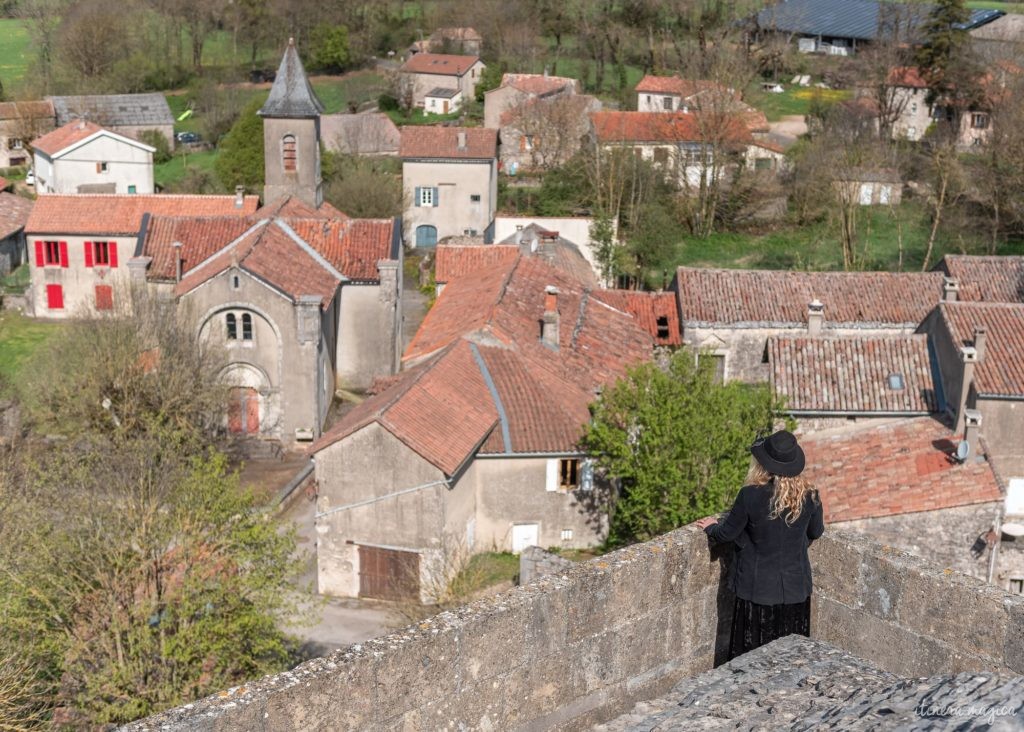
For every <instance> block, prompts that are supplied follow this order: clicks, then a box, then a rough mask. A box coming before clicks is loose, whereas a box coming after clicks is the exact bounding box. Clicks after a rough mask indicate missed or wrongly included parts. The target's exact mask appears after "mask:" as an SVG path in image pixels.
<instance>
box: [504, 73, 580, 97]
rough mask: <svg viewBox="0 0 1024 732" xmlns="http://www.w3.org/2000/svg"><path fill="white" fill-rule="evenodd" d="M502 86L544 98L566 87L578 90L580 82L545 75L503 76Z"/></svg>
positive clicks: (563, 77) (564, 77)
mask: <svg viewBox="0 0 1024 732" xmlns="http://www.w3.org/2000/svg"><path fill="white" fill-rule="evenodd" d="M501 85H502V86H511V87H515V88H516V89H518V90H520V91H523V92H526V93H527V94H535V95H537V96H544V95H545V94H552V93H554V92H558V91H561V90H562V89H565V88H566V87H572V88H573V89H576V88H577V87H578V85H579V82H578V81H576V79H570V78H568V77H566V76H547V75H545V74H503V75H502V77H501Z"/></svg>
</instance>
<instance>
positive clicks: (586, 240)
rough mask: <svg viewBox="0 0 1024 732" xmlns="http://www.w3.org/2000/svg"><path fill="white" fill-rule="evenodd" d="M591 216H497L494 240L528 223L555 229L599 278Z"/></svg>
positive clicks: (500, 239)
mask: <svg viewBox="0 0 1024 732" xmlns="http://www.w3.org/2000/svg"><path fill="white" fill-rule="evenodd" d="M593 222H594V219H593V218H590V217H582V216H574V217H569V216H565V217H550V218H541V217H535V216H533V217H531V216H498V217H497V218H496V219H494V242H495V243H496V244H498V243H501V242H502V241H504V240H505V239H507V238H508V237H510V236H513V235H514V234H515V233H516V231H518V230H519V229H518V227H522V228H524V229H525V228H526V227H527V226H529V225H530V224H537V226H540V227H542V228H544V229H547V230H548V231H557V232H558V235H559V236H561V237H562V238H563V239H567V240H569V241H571V242H572V243H573V244H575V245H576V246H577V247H579V249H580V254H582V255H583V257H584V259H586V260H587V261H588V262H589V263H590V266H591V267H593V268H594V274H596V275H597V277H598V279H600V278H601V268H600V265H598V263H597V254H596V252H597V245H596V244H594V243H593V242H592V241H591V240H590V226H591V224H592V223H593ZM612 228H613V230H615V229H617V228H618V222H614V221H613V222H612Z"/></svg>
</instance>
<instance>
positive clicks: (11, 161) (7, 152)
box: [0, 101, 57, 168]
mask: <svg viewBox="0 0 1024 732" xmlns="http://www.w3.org/2000/svg"><path fill="white" fill-rule="evenodd" d="M56 119H57V113H56V112H55V111H54V109H53V104H51V103H50V102H47V101H42V102H0V168H17V167H20V166H22V165H29V164H30V163H31V162H32V151H31V148H30V147H29V142H30V141H31V140H34V139H36V138H37V137H39V136H40V135H45V134H46V133H47V132H50V131H51V130H52V129H53V128H54V127H55V126H56Z"/></svg>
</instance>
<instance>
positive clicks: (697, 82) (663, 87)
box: [636, 74, 739, 99]
mask: <svg viewBox="0 0 1024 732" xmlns="http://www.w3.org/2000/svg"><path fill="white" fill-rule="evenodd" d="M636 91H637V92H638V93H642V94H675V95H677V96H680V97H682V98H683V99H687V98H689V97H692V96H693V95H694V94H699V93H701V92H705V91H717V92H719V93H724V94H727V95H728V96H731V97H733V98H734V99H739V94H738V93H737V92H736V91H735V90H733V89H729V88H727V87H725V86H723V85H722V84H719V83H718V82H717V81H711V80H709V79H683V78H681V77H679V76H654V75H653V74H647V75H646V76H645V77H644V78H642V79H641V80H640V83H639V84H637V85H636Z"/></svg>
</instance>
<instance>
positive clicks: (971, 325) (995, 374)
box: [939, 302, 1024, 397]
mask: <svg viewBox="0 0 1024 732" xmlns="http://www.w3.org/2000/svg"><path fill="white" fill-rule="evenodd" d="M939 312H940V316H941V318H942V321H943V323H944V324H945V325H946V328H947V329H948V330H949V333H950V335H951V336H952V338H953V342H954V343H955V344H957V345H958V346H963V345H973V344H974V329H975V328H977V327H983V328H985V330H986V338H985V353H984V355H983V356H982V358H981V360H980V361H979V362H978V364H977V366H975V370H974V387H975V389H976V390H977V392H978V394H979V395H999V396H1009V397H1024V305H1021V304H1009V303H980V302H944V303H942V304H941V305H940V306H939Z"/></svg>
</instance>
